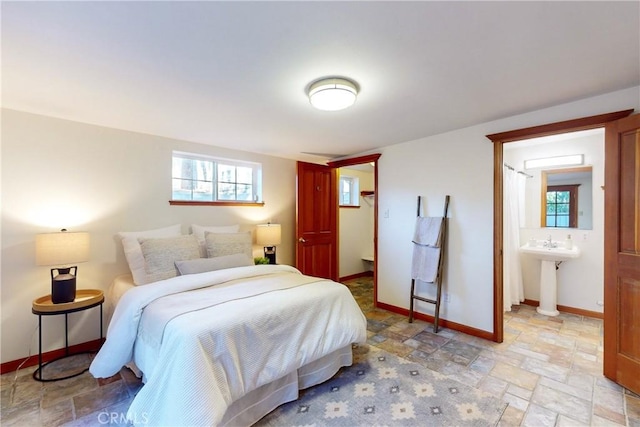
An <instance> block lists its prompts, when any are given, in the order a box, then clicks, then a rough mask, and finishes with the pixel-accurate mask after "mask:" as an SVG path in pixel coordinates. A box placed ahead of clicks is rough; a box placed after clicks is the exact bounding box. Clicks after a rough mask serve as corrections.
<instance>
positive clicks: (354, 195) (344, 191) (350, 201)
mask: <svg viewBox="0 0 640 427" xmlns="http://www.w3.org/2000/svg"><path fill="white" fill-rule="evenodd" d="M358 187H359V182H358V178H357V177H353V176H346V175H342V176H341V177H340V188H339V191H338V194H339V198H340V206H360V203H359V202H360V200H359V199H358V194H359V188H358Z"/></svg>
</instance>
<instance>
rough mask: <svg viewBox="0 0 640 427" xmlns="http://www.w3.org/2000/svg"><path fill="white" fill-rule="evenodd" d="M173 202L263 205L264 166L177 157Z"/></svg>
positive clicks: (198, 157)
mask: <svg viewBox="0 0 640 427" xmlns="http://www.w3.org/2000/svg"><path fill="white" fill-rule="evenodd" d="M171 176H172V189H171V195H172V196H171V197H172V199H173V201H193V202H240V203H261V202H262V165H261V164H260V163H253V162H244V161H238V160H229V159H219V158H214V157H207V156H200V155H197V154H189V153H180V152H174V153H173V164H172V175H171Z"/></svg>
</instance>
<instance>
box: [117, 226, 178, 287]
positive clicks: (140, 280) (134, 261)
mask: <svg viewBox="0 0 640 427" xmlns="http://www.w3.org/2000/svg"><path fill="white" fill-rule="evenodd" d="M180 235H182V226H181V225H180V224H176V225H172V226H169V227H164V228H156V229H153V230H146V231H121V232H119V233H118V236H119V237H120V239H122V248H123V249H124V256H125V258H126V259H127V263H128V264H129V270H131V275H132V276H133V283H135V284H136V285H144V284H146V283H149V282H148V281H147V272H146V271H145V265H144V257H143V256H142V251H141V250H140V243H139V242H138V239H139V238H158V237H174V236H180Z"/></svg>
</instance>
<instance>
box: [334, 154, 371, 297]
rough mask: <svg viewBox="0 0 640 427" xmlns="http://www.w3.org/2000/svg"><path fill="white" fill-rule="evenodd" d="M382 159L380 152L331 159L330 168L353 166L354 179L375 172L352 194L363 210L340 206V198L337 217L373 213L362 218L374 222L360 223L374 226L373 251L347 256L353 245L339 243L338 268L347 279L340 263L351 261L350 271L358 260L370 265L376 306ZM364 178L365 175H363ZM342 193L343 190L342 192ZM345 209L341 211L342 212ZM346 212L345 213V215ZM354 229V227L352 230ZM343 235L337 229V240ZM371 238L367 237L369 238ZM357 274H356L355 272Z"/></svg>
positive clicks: (339, 229) (361, 263) (351, 167)
mask: <svg viewBox="0 0 640 427" xmlns="http://www.w3.org/2000/svg"><path fill="white" fill-rule="evenodd" d="M379 158H380V154H371V155H366V156H361V157H354V158H351V159H344V160H337V161H333V162H328V166H329V167H331V168H335V169H340V170H342V169H343V168H344V169H349V168H350V169H351V170H353V171H354V172H353V173H352V175H353V176H352V178H358V177H359V176H357V175H358V172H357V171H358V170H363V172H364V173H370V174H372V177H371V178H372V179H369V180H368V181H364V180H363V184H364V183H366V185H365V186H360V185H359V186H358V188H357V190H355V193H356V194H354V195H353V196H354V197H357V198H358V201H359V203H360V204H361V205H362V208H361V209H358V208H355V207H340V205H343V206H344V205H346V203H345V202H346V200H340V201H339V203H338V206H336V210H338V211H339V212H338V214H339V215H338V217H339V218H340V216H342V217H343V219H344V217H355V216H358V214H362V215H359V216H360V217H362V216H367V214H366V211H367V210H369V211H371V210H372V211H373V213H372V218H370V219H369V218H360V219H361V220H364V221H371V222H372V224H371V223H368V224H359V225H361V226H365V227H369V226H372V230H369V231H371V236H372V237H371V240H372V241H371V242H370V243H371V246H370V250H366V251H363V250H362V249H356V250H357V253H355V254H353V253H351V254H349V256H344V255H345V254H344V253H343V251H349V250H350V248H349V247H343V246H344V245H346V243H345V244H344V245H342V244H339V245H338V251H337V252H338V254H337V256H338V262H337V263H338V271H341V273H340V276H341V277H342V278H345V277H344V276H345V274H343V273H342V271H344V270H343V266H342V265H341V263H347V262H349V263H352V264H351V265H352V267H350V268H351V269H352V270H347V271H348V272H349V271H351V272H353V271H355V270H353V268H356V269H357V265H358V263H360V265H361V266H363V268H364V267H367V266H368V267H369V268H370V269H371V272H372V274H373V304H374V307H375V306H376V305H377V301H378V299H377V292H378V286H377V283H378V282H377V264H378V257H377V252H378V243H377V242H378V159H379ZM362 177H363V178H364V177H365V176H362ZM352 189H353V187H352ZM339 193H340V192H339ZM355 209H358V210H359V211H361V212H358V213H355V212H353V211H352V212H349V211H351V210H355ZM343 210H344V212H340V211H343ZM343 213H344V214H345V215H342V214H343ZM354 213H355V215H350V214H354ZM351 221H359V220H358V219H357V218H351ZM341 222H342V221H338V223H339V224H341ZM345 224H347V225H348V223H344V224H343V225H345ZM352 231H353V230H351V232H352ZM342 234H343V231H342V230H341V228H340V227H339V228H338V241H340V240H341V236H342ZM368 238H369V237H367V239H368ZM363 258H368V260H365V259H363ZM350 276H351V277H355V276H352V275H351V274H346V278H350ZM356 276H357V274H356Z"/></svg>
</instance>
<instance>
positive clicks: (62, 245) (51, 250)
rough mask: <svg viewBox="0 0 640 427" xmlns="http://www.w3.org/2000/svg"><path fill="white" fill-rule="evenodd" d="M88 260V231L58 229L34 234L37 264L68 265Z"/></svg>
mask: <svg viewBox="0 0 640 427" xmlns="http://www.w3.org/2000/svg"><path fill="white" fill-rule="evenodd" d="M86 261H89V233H87V232H74V233H70V232H68V231H60V232H57V233H44V234H37V235H36V264H37V265H59V266H62V265H68V264H75V263H79V262H86Z"/></svg>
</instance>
